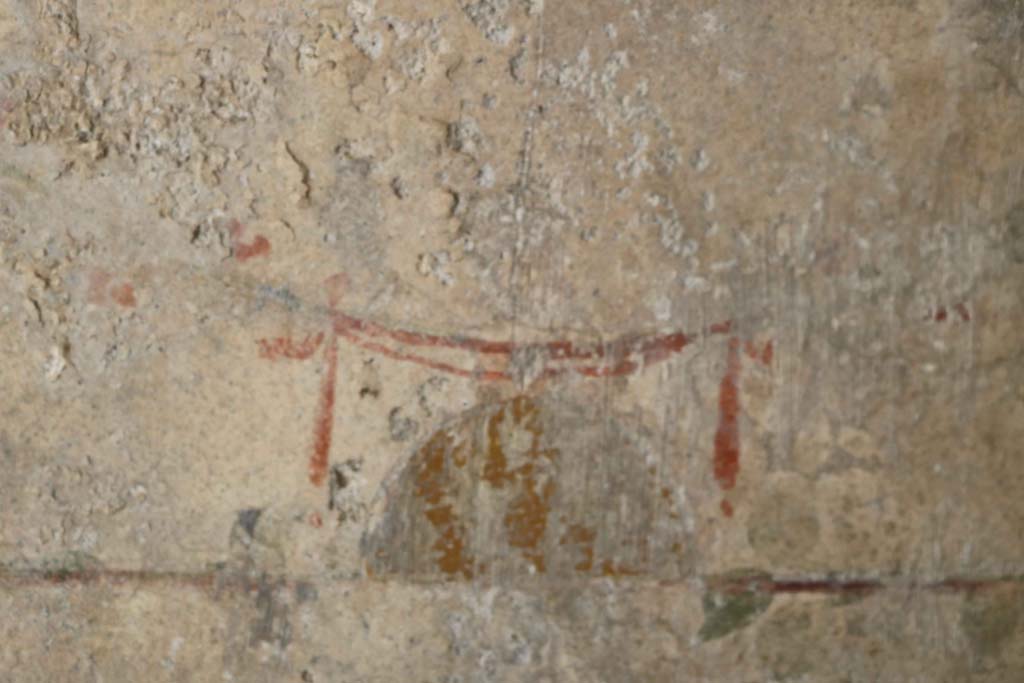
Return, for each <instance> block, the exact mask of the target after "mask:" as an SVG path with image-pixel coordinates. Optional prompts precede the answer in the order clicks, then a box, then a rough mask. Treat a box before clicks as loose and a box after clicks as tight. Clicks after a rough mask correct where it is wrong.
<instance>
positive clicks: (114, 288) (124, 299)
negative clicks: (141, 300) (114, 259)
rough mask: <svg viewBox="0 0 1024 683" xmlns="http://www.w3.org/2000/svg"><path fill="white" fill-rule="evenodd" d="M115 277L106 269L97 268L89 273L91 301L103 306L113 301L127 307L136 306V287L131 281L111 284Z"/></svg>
mask: <svg viewBox="0 0 1024 683" xmlns="http://www.w3.org/2000/svg"><path fill="white" fill-rule="evenodd" d="M113 279H114V276H113V275H111V274H110V273H108V272H107V271H105V270H100V269H96V270H93V271H92V272H91V273H89V291H88V294H87V295H86V298H87V300H88V301H89V303H91V304H96V305H97V306H102V305H106V304H109V303H110V302H111V301H113V302H114V303H116V304H118V305H119V306H124V307H125V308H135V306H136V304H137V303H138V302H137V301H136V300H135V287H133V286H132V284H131V283H130V282H121V283H119V284H116V285H111V284H110V283H111V282H112V281H113Z"/></svg>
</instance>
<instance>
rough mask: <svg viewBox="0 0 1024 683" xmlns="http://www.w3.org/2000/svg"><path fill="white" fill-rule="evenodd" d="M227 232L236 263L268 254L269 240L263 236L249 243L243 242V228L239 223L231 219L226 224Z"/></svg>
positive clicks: (258, 236) (257, 236)
mask: <svg viewBox="0 0 1024 683" xmlns="http://www.w3.org/2000/svg"><path fill="white" fill-rule="evenodd" d="M228 232H229V233H230V234H231V242H232V248H233V251H234V256H235V260H236V261H248V260H249V259H251V258H256V257H257V256H266V255H267V254H269V253H270V240H268V239H267V238H266V237H264V236H263V235H256V237H254V238H253V239H252V241H251V242H243V241H242V235H244V234H245V226H244V225H242V224H241V223H240V222H239V221H237V220H235V219H232V220H231V223H229V224H228Z"/></svg>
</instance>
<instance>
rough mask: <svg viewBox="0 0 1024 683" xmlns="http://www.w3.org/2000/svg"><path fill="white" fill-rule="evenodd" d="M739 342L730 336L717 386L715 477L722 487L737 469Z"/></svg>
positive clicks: (733, 483) (729, 485) (732, 480)
mask: <svg viewBox="0 0 1024 683" xmlns="http://www.w3.org/2000/svg"><path fill="white" fill-rule="evenodd" d="M739 349H740V343H739V340H738V339H736V338H735V337H733V338H731V339H730V340H729V355H728V358H727V360H726V369H725V375H724V376H723V377H722V381H721V383H720V384H719V386H718V430H717V431H716V432H715V460H714V473H715V480H716V481H718V485H719V486H720V487H721V488H722V490H723V491H728V490H729V489H731V488H733V487H734V486H736V477H737V476H738V475H739V472H740V388H739V375H740V354H739Z"/></svg>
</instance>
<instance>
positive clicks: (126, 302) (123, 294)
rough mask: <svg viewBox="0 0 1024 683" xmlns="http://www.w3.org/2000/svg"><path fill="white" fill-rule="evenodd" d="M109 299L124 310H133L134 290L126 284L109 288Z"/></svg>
mask: <svg viewBox="0 0 1024 683" xmlns="http://www.w3.org/2000/svg"><path fill="white" fill-rule="evenodd" d="M110 298H111V299H113V300H114V301H115V302H116V303H118V304H119V305H121V306H124V307H125V308H135V288H134V287H132V286H131V284H130V283H128V282H124V283H122V284H119V285H114V286H113V287H111V288H110Z"/></svg>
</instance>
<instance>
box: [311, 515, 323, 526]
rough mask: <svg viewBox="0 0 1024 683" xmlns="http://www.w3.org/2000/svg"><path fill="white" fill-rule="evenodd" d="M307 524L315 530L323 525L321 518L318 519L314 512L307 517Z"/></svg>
mask: <svg viewBox="0 0 1024 683" xmlns="http://www.w3.org/2000/svg"><path fill="white" fill-rule="evenodd" d="M309 524H310V526H312V527H313V528H315V529H319V528H320V527H322V526H323V525H324V520H323V518H322V517H320V513H319V512H314V513H313V514H311V515H310V516H309Z"/></svg>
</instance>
